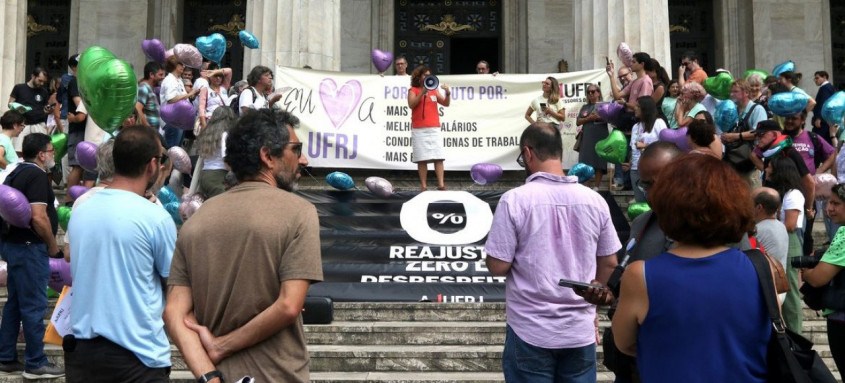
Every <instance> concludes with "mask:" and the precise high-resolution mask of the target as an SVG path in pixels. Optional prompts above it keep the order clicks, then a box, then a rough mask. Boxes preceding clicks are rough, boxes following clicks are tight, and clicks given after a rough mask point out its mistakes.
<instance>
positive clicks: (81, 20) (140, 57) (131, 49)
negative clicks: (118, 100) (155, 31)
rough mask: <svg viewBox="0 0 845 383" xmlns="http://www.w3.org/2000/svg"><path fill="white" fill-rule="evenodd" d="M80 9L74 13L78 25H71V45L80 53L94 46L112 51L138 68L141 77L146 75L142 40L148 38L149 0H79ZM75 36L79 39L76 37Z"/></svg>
mask: <svg viewBox="0 0 845 383" xmlns="http://www.w3.org/2000/svg"><path fill="white" fill-rule="evenodd" d="M77 3H78V4H79V8H78V11H77V10H76V7H75V6H74V7H73V9H72V13H73V12H76V15H78V17H73V18H72V19H73V20H74V24H75V28H74V27H73V26H72V28H71V39H72V41H70V44H69V45H70V47H76V49H77V50H78V52H79V53H82V52H84V51H85V49H88V47H90V46H92V45H98V46H101V47H103V48H106V49H108V50H110V51H111V52H112V53H114V55H115V56H117V57H118V58H120V59H122V60H126V61H127V62H129V63H130V64H132V66H133V67H134V69H135V74H136V75H137V77H139V78H140V77H141V75H142V74H143V68H144V64H145V63H146V61H147V60H146V58H145V57H144V52H143V51H142V50H141V41H143V40H144V39H146V38H147V15H148V11H149V9H148V5H149V4H148V3H150V2H149V1H146V0H113V1H109V2H108V4H106V2H103V1H101V0H78V2H77ZM74 38H75V39H74Z"/></svg>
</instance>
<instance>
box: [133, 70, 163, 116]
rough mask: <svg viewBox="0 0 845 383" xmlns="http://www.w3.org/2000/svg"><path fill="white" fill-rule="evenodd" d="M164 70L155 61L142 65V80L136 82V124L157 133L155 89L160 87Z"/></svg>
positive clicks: (157, 108)
mask: <svg viewBox="0 0 845 383" xmlns="http://www.w3.org/2000/svg"><path fill="white" fill-rule="evenodd" d="M164 75H165V73H164V69H162V67H161V65H159V63H157V62H155V61H150V62H148V63H147V65H144V78H143V79H141V81H139V82H138V101H137V102H136V103H135V111H136V112H137V114H138V123H139V124H141V125H144V126H149V127H151V128H153V129H155V131H156V132H158V129H159V119H160V117H159V107H160V106H159V103H158V95H157V94H156V93H155V88H156V87H157V86H159V85H161V81H162V80H164Z"/></svg>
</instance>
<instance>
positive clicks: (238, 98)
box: [229, 86, 258, 116]
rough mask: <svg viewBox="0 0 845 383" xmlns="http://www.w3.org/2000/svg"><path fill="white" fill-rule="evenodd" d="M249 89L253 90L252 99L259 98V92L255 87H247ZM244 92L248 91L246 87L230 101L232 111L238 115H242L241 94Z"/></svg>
mask: <svg viewBox="0 0 845 383" xmlns="http://www.w3.org/2000/svg"><path fill="white" fill-rule="evenodd" d="M247 89H249V91H250V92H252V99H253V100H255V99H256V98H258V93H256V92H255V88H253V87H251V86H250V87H247ZM244 92H246V89H244V90H243V91H242V92H241V93H238V95H237V96H235V98H233V99H232V101H230V102H229V107H230V108H232V111H233V112H235V115H236V116H240V115H241V106H240V104H241V102H240V101H241V95H242V94H243V93H244Z"/></svg>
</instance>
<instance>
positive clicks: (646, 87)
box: [608, 52, 654, 112]
mask: <svg viewBox="0 0 845 383" xmlns="http://www.w3.org/2000/svg"><path fill="white" fill-rule="evenodd" d="M646 65H652V64H651V56H649V55H648V53H645V52H637V53H634V63H633V65H631V70H632V71H633V72H634V73H636V74H637V79H636V80H634V81H633V82H632V83H631V85H630V86H626V87H623V88H622V89H619V85H617V84H616V79H615V78H613V76H612V75H611V76H610V89H611V91H612V93H613V98H614V99H615V100H617V101H618V102H619V103H620V104H623V105H624V106H625V109H627V110H628V111H630V112H633V111H634V108H636V106H637V103H638V102H639V101H638V100H639V98H640V97H642V96H651V95H652V93H653V92H654V84H652V82H651V78H650V77H649V76H648V75H647V74H646ZM609 67H610V68H611V70H612V67H613V65H612V64H611V65H610V66H609ZM610 73H611V72H608V74H610Z"/></svg>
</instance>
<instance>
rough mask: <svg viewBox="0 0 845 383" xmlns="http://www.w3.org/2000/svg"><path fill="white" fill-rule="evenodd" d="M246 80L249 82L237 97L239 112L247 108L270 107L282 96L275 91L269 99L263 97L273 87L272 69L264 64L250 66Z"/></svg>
mask: <svg viewBox="0 0 845 383" xmlns="http://www.w3.org/2000/svg"><path fill="white" fill-rule="evenodd" d="M246 81H247V83H249V87H248V88H246V89H244V91H243V92H241V96H240V98H239V99H238V102H239V104H238V106H239V107H240V108H241V113H244V112H245V111H247V110H249V109H261V108H269V107H272V106H273V104H275V103H276V102H277V101H279V100H280V99H281V98H282V94H281V93H275V94H273V95H272V96H270V98H269V99H267V98H265V95H266V94H267V93H269V92H270V90H271V89H273V71H271V70H270V68H267V67H266V66H263V65H258V66H256V67H255V68H252V70H251V71H250V72H249V75H247V76H246Z"/></svg>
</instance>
